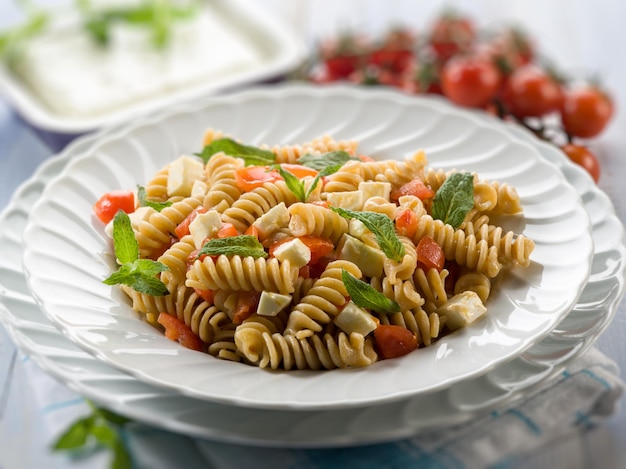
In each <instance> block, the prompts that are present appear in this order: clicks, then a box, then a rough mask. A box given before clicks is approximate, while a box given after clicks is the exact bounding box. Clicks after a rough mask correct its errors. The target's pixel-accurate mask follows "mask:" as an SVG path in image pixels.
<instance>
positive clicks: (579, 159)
mask: <svg viewBox="0 0 626 469" xmlns="http://www.w3.org/2000/svg"><path fill="white" fill-rule="evenodd" d="M561 150H563V151H564V152H565V154H566V155H567V156H568V157H569V159H570V160H572V161H573V162H574V163H576V164H578V165H580V166H582V167H583V168H585V169H586V170H587V172H588V173H589V174H590V175H591V177H592V178H593V180H594V181H595V182H598V180H599V179H600V163H599V162H598V159H597V158H596V156H595V155H594V154H593V153H592V152H591V151H590V150H589V149H588V148H587V147H584V146H582V145H575V144H573V143H569V144H567V145H563V146H562V147H561Z"/></svg>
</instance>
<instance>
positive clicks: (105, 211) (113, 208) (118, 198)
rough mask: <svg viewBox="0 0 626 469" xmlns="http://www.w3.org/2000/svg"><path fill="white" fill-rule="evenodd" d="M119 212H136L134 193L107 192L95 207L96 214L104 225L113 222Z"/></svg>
mask: <svg viewBox="0 0 626 469" xmlns="http://www.w3.org/2000/svg"><path fill="white" fill-rule="evenodd" d="M119 210H123V211H124V212H126V213H133V212H134V211H135V194H133V192H131V191H112V192H107V193H106V194H104V195H103V196H102V197H100V198H99V199H98V201H97V202H96V203H95V204H94V206H93V211H94V213H95V214H96V216H97V217H98V218H99V219H100V220H101V221H102V222H103V223H109V222H110V221H111V220H113V218H114V217H115V214H116V213H117V212H118V211H119Z"/></svg>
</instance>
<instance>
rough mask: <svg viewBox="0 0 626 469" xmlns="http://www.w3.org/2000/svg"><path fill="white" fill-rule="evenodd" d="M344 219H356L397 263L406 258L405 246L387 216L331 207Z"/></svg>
mask: <svg viewBox="0 0 626 469" xmlns="http://www.w3.org/2000/svg"><path fill="white" fill-rule="evenodd" d="M330 209H331V210H332V211H334V212H337V213H338V214H339V215H341V216H342V217H344V218H348V219H350V218H356V219H357V220H359V221H360V222H362V223H363V224H364V225H365V226H366V227H367V229H368V230H370V231H371V232H372V233H374V235H375V236H376V241H377V242H378V245H379V246H380V249H381V250H382V251H383V252H384V253H385V255H386V256H387V257H388V258H389V259H392V260H394V261H396V262H400V261H401V260H402V258H403V257H404V245H403V244H402V242H401V241H400V239H399V238H398V235H397V234H396V230H395V227H394V226H393V222H392V221H391V220H390V219H389V217H388V216H387V215H383V214H382V213H376V212H358V211H355V210H348V209H345V208H339V207H330Z"/></svg>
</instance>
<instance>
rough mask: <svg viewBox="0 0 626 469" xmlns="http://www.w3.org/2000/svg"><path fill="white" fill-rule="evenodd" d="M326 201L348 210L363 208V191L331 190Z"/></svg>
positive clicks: (333, 205)
mask: <svg viewBox="0 0 626 469" xmlns="http://www.w3.org/2000/svg"><path fill="white" fill-rule="evenodd" d="M326 201H327V202H328V203H329V204H330V205H331V206H332V207H340V208H346V209H348V210H363V193H362V192H361V191H347V192H329V193H327V194H326Z"/></svg>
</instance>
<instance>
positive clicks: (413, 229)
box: [396, 208, 419, 238]
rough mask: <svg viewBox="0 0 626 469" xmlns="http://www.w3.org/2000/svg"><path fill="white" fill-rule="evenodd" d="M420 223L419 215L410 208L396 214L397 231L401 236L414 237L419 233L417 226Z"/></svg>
mask: <svg viewBox="0 0 626 469" xmlns="http://www.w3.org/2000/svg"><path fill="white" fill-rule="evenodd" d="M418 223H419V217H418V216H417V213H415V212H414V211H413V210H411V209H410V208H407V209H405V210H402V211H401V212H400V213H398V215H396V231H397V232H398V234H399V235H401V236H406V237H408V238H413V236H415V233H417V226H418Z"/></svg>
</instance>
